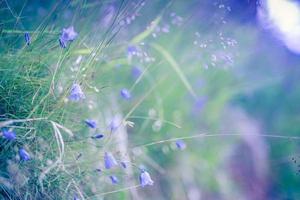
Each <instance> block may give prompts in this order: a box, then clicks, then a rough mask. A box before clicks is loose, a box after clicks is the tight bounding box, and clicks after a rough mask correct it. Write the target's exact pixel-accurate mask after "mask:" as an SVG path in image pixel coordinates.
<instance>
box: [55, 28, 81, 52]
mask: <svg viewBox="0 0 300 200" xmlns="http://www.w3.org/2000/svg"><path fill="white" fill-rule="evenodd" d="M77 35H78V33H76V32H75V30H74V27H73V26H70V27H69V28H63V30H62V33H61V36H60V37H59V44H60V46H61V47H62V48H66V47H67V44H68V42H72V41H73V40H75V38H76V37H77Z"/></svg>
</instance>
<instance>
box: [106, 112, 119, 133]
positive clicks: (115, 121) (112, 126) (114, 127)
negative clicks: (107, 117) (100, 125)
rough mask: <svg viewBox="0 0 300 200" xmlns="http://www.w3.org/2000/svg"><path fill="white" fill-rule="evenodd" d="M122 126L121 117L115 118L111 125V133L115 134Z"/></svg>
mask: <svg viewBox="0 0 300 200" xmlns="http://www.w3.org/2000/svg"><path fill="white" fill-rule="evenodd" d="M120 125H121V118H120V116H119V115H116V116H114V117H113V118H112V120H111V122H110V124H109V128H110V131H111V132H113V131H115V130H117V129H118V127H119V126H120Z"/></svg>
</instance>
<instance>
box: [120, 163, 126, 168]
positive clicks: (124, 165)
mask: <svg viewBox="0 0 300 200" xmlns="http://www.w3.org/2000/svg"><path fill="white" fill-rule="evenodd" d="M120 164H121V166H122V167H123V168H124V169H126V168H127V165H126V163H125V162H123V161H122V162H121V163H120Z"/></svg>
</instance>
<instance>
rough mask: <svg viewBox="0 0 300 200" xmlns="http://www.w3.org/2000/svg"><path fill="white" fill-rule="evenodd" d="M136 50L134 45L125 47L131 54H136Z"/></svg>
mask: <svg viewBox="0 0 300 200" xmlns="http://www.w3.org/2000/svg"><path fill="white" fill-rule="evenodd" d="M137 52H138V50H137V48H136V46H128V48H127V53H128V55H130V56H132V55H136V54H137Z"/></svg>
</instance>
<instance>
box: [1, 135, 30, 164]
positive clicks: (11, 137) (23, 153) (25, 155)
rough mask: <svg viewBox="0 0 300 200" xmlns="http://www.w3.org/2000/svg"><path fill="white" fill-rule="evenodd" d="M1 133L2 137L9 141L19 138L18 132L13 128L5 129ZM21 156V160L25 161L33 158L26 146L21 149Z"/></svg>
mask: <svg viewBox="0 0 300 200" xmlns="http://www.w3.org/2000/svg"><path fill="white" fill-rule="evenodd" d="M1 133H2V137H3V138H4V139H6V140H8V141H14V140H16V138H17V137H16V133H15V132H14V131H13V130H7V129H3V130H2V132H1ZM19 156H20V158H21V160H24V161H28V160H30V158H31V157H30V155H29V153H28V152H27V151H26V150H25V149H24V148H20V149H19Z"/></svg>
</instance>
